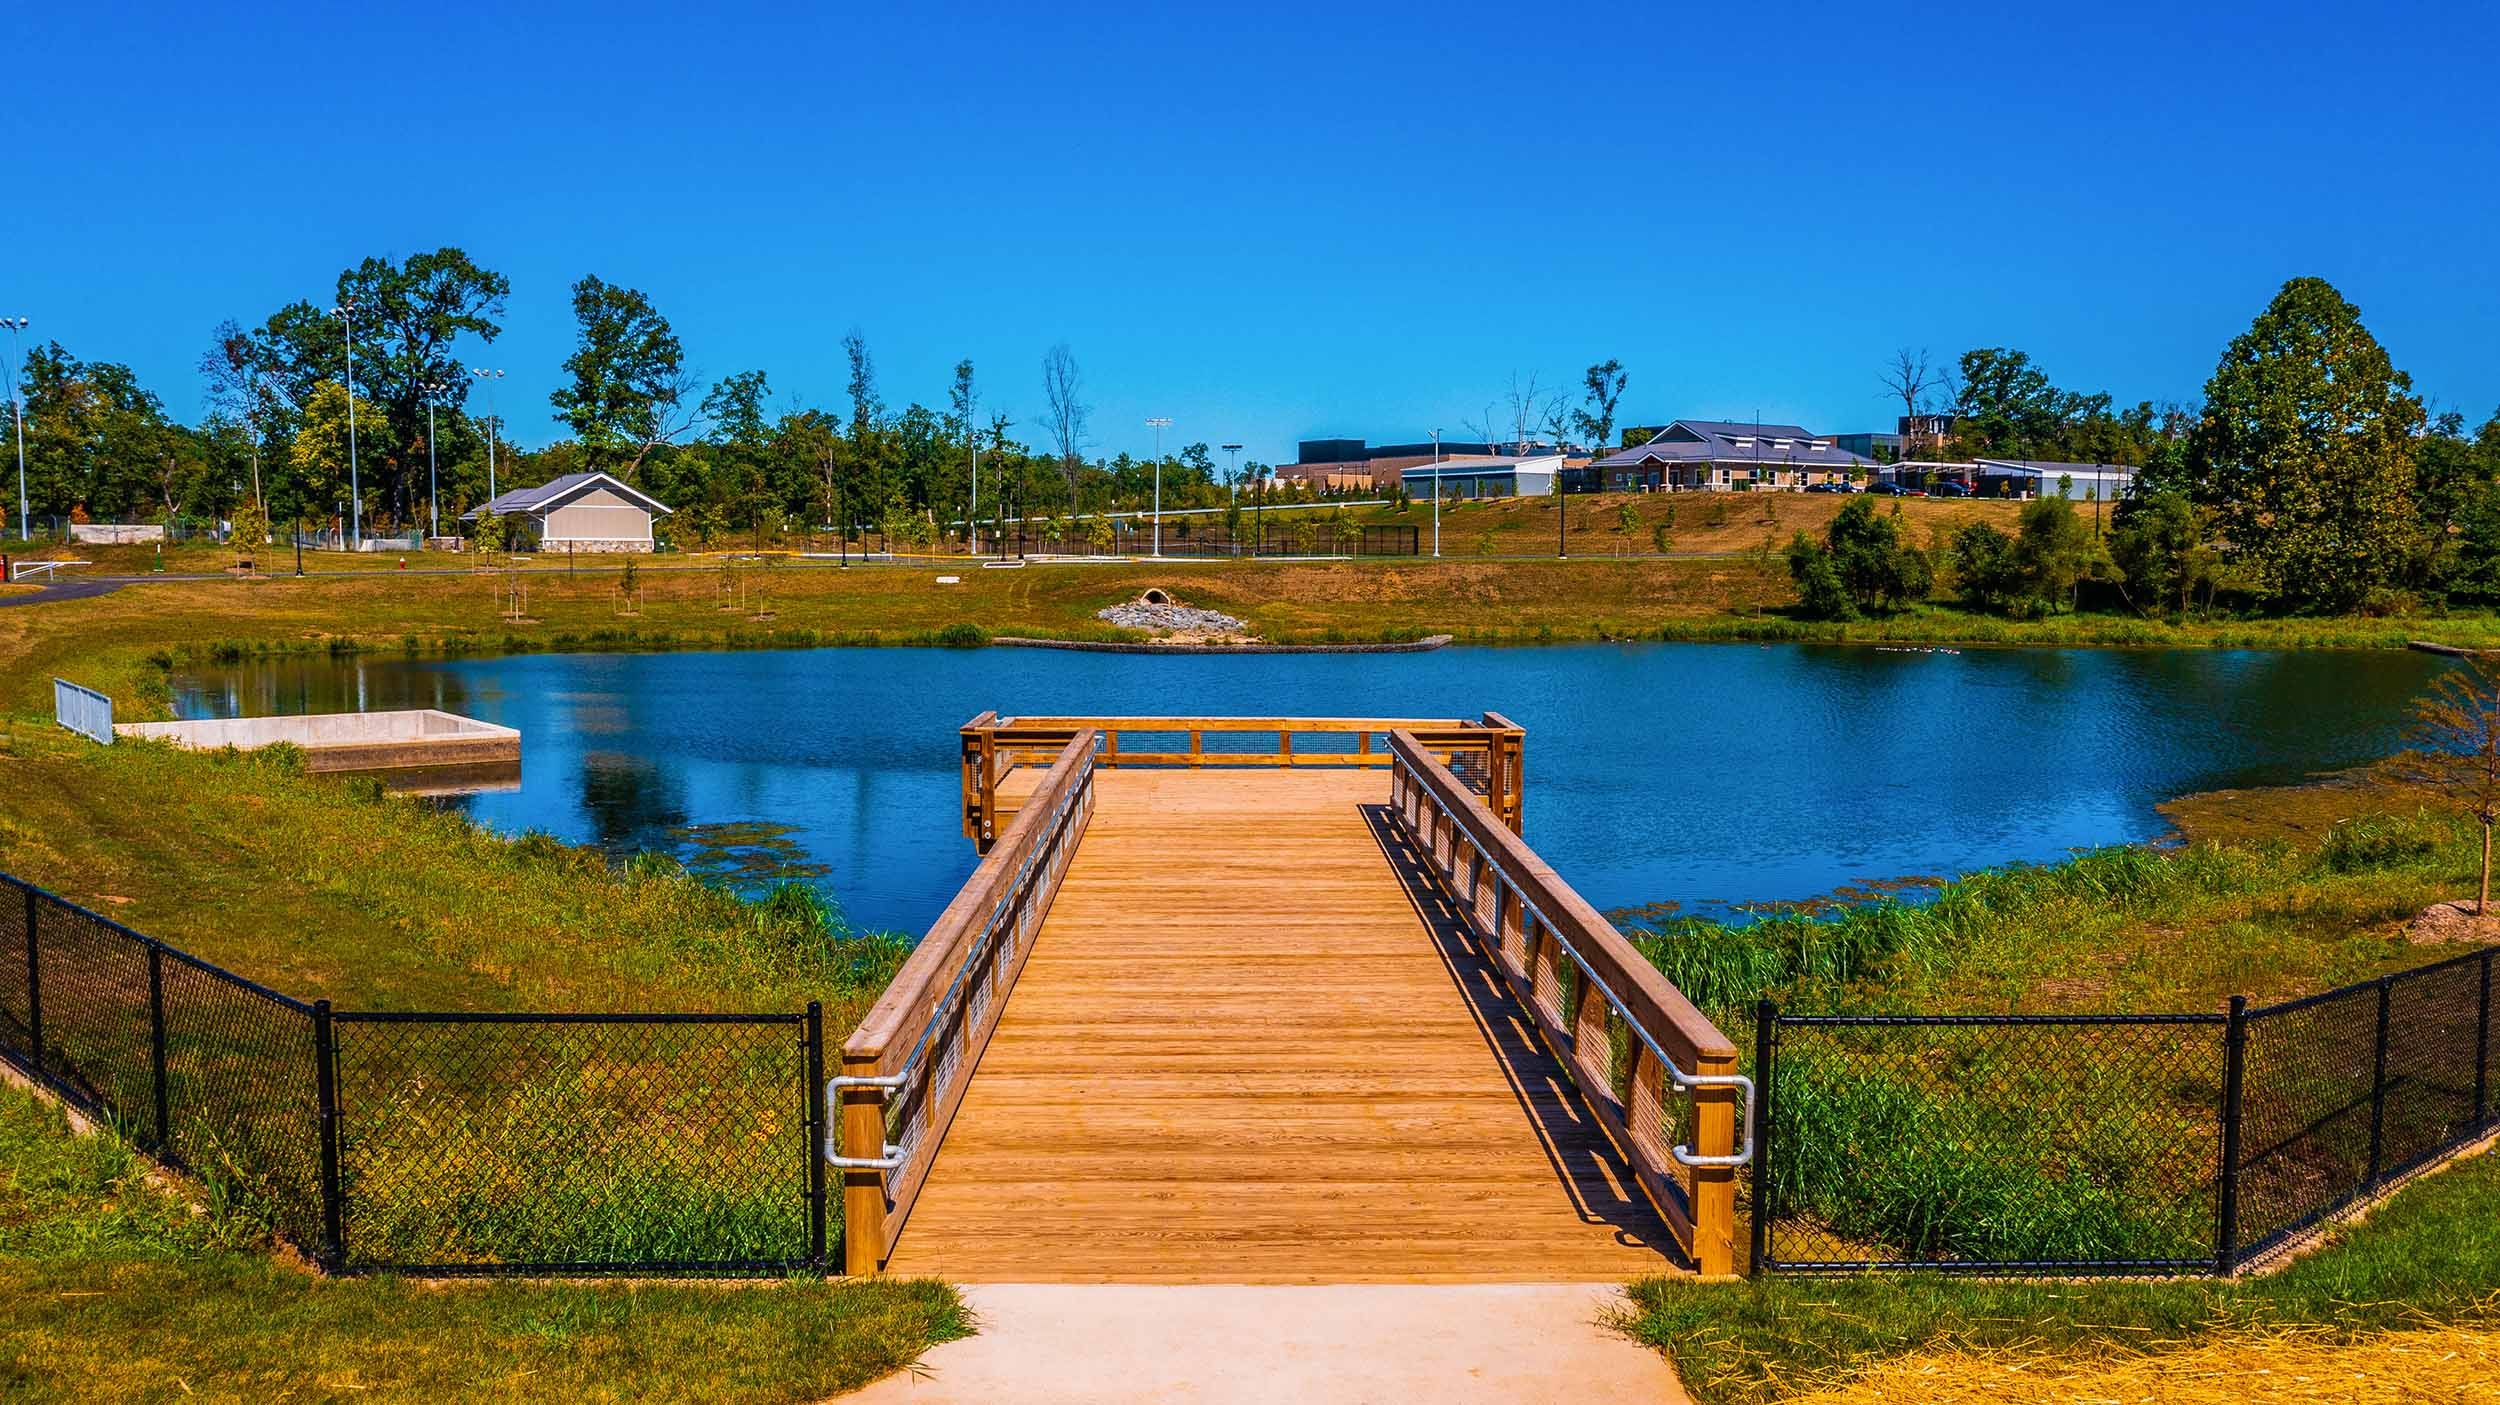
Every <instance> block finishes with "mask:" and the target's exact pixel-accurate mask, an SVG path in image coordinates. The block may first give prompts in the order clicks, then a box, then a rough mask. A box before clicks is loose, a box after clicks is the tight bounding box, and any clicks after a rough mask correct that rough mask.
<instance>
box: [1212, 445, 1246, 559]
mask: <svg viewBox="0 0 2500 1405" xmlns="http://www.w3.org/2000/svg"><path fill="white" fill-rule="evenodd" d="M1217 447H1218V448H1221V449H1222V450H1223V451H1224V452H1225V453H1226V454H1229V455H1231V456H1232V460H1233V466H1232V471H1231V480H1230V481H1231V483H1232V488H1233V497H1232V503H1233V510H1232V517H1231V519H1230V523H1229V525H1228V526H1226V527H1225V529H1224V532H1225V535H1226V536H1233V535H1235V534H1236V533H1237V531H1238V529H1239V528H1240V526H1241V446H1240V445H1239V444H1221V445H1218V446H1217ZM1240 554H1241V543H1240V542H1238V541H1236V542H1234V543H1233V555H1235V556H1239V555H1240Z"/></svg>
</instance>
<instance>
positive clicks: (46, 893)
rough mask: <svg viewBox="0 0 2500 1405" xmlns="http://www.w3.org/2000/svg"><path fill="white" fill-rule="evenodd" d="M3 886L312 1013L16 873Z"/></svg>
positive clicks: (3, 878)
mask: <svg viewBox="0 0 2500 1405" xmlns="http://www.w3.org/2000/svg"><path fill="white" fill-rule="evenodd" d="M0 884H6V885H7V886H9V887H12V888H15V889H17V890H18V891H19V892H21V893H30V894H32V895H34V896H35V897H38V898H41V899H42V900H44V901H45V902H48V903H50V904H52V905H53V906H54V907H58V908H63V909H66V910H68V911H70V912H74V913H77V914H78V915H79V916H80V917H83V918H85V919H87V920H88V921H90V922H93V923H95V924H96V925H98V926H100V927H103V928H104V929H105V930H107V931H109V932H112V933H113V934H114V935H116V936H119V937H123V938H125V939H127V940H130V941H134V942H137V943H138V944H139V945H141V946H143V947H152V948H154V949H155V950H156V951H158V952H161V953H163V954H164V956H165V957H166V958H167V959H169V960H173V961H178V962H180V963H182V964H183V965H185V966H188V967H190V968H191V969H192V970H194V971H197V972H199V973H200V974H202V975H204V976H210V977H214V978H215V979H217V980H221V981H224V982H225V983H227V984H228V985H231V986H234V987H236V988H237V989H240V990H243V991H247V992H249V993H250V994H253V995H257V996H259V997H260V998H261V999H263V1000H267V1001H270V1002H272V1003H274V1004H277V1005H281V1006H284V1007H285V1008H287V1009H289V1010H293V1011H294V1012H295V1013H297V1014H299V1015H310V1014H311V1013H312V1012H313V1007H312V1006H311V1004H310V1003H308V1002H306V1001H302V1000H298V999H296V998H295V997H294V996H292V995H287V994H284V993H283V992H280V991H275V990H271V989H270V988H269V987H267V986H265V985H262V984H261V983H260V982H258V981H256V980H253V979H251V978H250V977H248V976H238V975H236V974H235V973H234V972H232V971H229V970H227V969H226V968H225V967H223V966H220V965H218V964H216V963H215V962H213V961H203V960H201V959H200V958H199V957H196V956H193V955H192V954H191V953H189V952H187V951H184V950H183V949H182V948H181V947H178V946H169V945H167V944H166V943H164V942H162V941H159V940H158V939H156V938H155V937H151V936H149V935H148V934H147V933H145V932H142V931H139V930H137V929H136V928H133V927H131V926H129V925H127V924H125V923H121V922H116V921H114V920H113V919H112V918H110V917H107V916H105V915H104V914H103V913H101V912H98V911H96V910H95V909H93V908H89V907H81V906H79V905H78V904H77V903H74V902H71V901H70V900H69V899H67V898H65V897H62V896H61V895H60V894H58V893H55V892H53V891H52V890H50V889H48V888H41V887H37V886H36V885H34V884H32V883H29V882H27V881H26V880H25V879H23V878H20V877H18V876H17V875H16V874H13V873H0Z"/></svg>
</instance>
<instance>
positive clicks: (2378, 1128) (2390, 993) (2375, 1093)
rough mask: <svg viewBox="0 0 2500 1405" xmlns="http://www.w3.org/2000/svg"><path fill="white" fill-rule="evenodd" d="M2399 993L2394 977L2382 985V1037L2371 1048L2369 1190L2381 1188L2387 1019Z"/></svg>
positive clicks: (2365, 1182)
mask: <svg viewBox="0 0 2500 1405" xmlns="http://www.w3.org/2000/svg"><path fill="white" fill-rule="evenodd" d="M2395 992H2396V981H2395V978H2394V977H2392V976H2381V977H2379V981H2378V1036H2377V1038H2376V1039H2374V1040H2373V1041H2372V1042H2371V1046H2370V1174H2368V1175H2367V1176H2364V1177H2362V1178H2361V1186H2362V1188H2363V1189H2365V1190H2366V1189H2368V1188H2369V1187H2371V1186H2374V1185H2377V1184H2378V1173H2379V1167H2380V1164H2381V1158H2382V1155H2383V1153H2384V1151H2385V1148H2386V1146H2387V1023H2388V1021H2387V1015H2388V1006H2389V1005H2390V1004H2391V1003H2392V1001H2393V997H2394V995H2395Z"/></svg>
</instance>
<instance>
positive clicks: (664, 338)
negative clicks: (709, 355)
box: [547, 275, 695, 483]
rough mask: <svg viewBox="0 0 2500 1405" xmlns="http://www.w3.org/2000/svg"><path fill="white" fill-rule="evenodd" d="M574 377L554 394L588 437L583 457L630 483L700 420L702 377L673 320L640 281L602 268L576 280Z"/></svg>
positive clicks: (567, 366) (568, 363)
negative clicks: (600, 273) (689, 365)
mask: <svg viewBox="0 0 2500 1405" xmlns="http://www.w3.org/2000/svg"><path fill="white" fill-rule="evenodd" d="M573 320H574V321H575V322H576V323H577V324H578V325H579V328H580V331H579V335H578V340H577V341H576V343H575V346H574V350H573V354H572V355H571V356H568V357H566V358H565V361H564V370H565V373H566V374H567V375H569V376H571V377H572V383H571V384H569V385H564V386H559V387H558V388H557V389H556V390H555V391H554V392H553V393H552V394H550V395H549V396H548V397H547V400H548V403H549V404H551V405H553V406H554V407H555V411H556V418H557V419H558V420H560V421H562V422H563V423H564V424H565V425H567V426H568V427H570V428H571V429H572V431H573V435H574V437H575V438H576V439H578V440H580V441H581V445H582V448H583V450H584V456H583V457H584V462H585V463H586V464H587V465H588V466H589V467H591V468H594V469H603V470H610V471H613V472H615V473H616V476H617V477H619V478H622V479H624V480H625V481H626V482H628V483H630V482H632V481H633V480H634V474H635V473H636V471H638V470H639V469H640V468H641V467H642V462H643V460H644V459H645V458H646V457H648V456H649V455H650V453H651V451H652V450H653V449H655V448H658V447H659V446H660V445H662V444H669V443H674V442H676V440H677V437H678V436H679V435H681V434H684V433H685V432H686V431H687V430H688V429H690V428H692V427H693V423H694V413H693V407H692V406H689V405H688V404H687V403H686V401H687V398H688V397H689V396H691V395H692V394H693V393H694V386H695V381H694V378H693V377H692V376H691V375H689V374H688V373H687V371H686V367H685V349H684V348H683V347H682V346H680V345H679V344H678V341H677V334H676V332H675V331H673V330H671V329H670V327H669V324H668V319H667V318H666V317H663V316H661V315H660V313H659V310H658V309H656V308H654V307H653V306H652V305H651V300H650V299H649V298H647V297H645V296H643V295H642V293H641V292H639V291H637V290H636V289H633V288H625V287H619V286H615V285H612V284H609V283H604V282H601V281H600V280H599V279H598V278H597V277H596V276H595V275H594V276H591V277H586V278H584V279H582V281H580V282H578V283H576V284H574V285H573Z"/></svg>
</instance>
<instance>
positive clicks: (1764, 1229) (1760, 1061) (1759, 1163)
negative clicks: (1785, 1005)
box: [1745, 1000, 1780, 1278]
mask: <svg viewBox="0 0 2500 1405" xmlns="http://www.w3.org/2000/svg"><path fill="white" fill-rule="evenodd" d="M1779 1019H1780V1007H1779V1005H1778V1004H1777V1003H1776V1002H1774V1001H1769V1000H1764V1001H1761V1002H1760V1003H1758V1004H1756V1005H1755V1006H1754V1011H1753V1081H1754V1113H1753V1121H1754V1125H1753V1248H1752V1251H1751V1254H1750V1256H1749V1259H1748V1262H1747V1263H1746V1265H1745V1276H1746V1277H1748V1278H1760V1277H1761V1276H1762V1275H1763V1273H1764V1272H1765V1271H1766V1270H1767V1269H1769V1268H1770V1266H1771V1215H1772V1209H1771V1088H1772V1082H1773V1080H1772V1078H1771V1060H1772V1059H1773V1058H1775V1057H1777V1055H1776V1054H1775V1053H1774V1052H1773V1049H1772V1046H1773V1044H1774V1043H1775V1042H1776V1040H1775V1038H1774V1034H1775V1031H1776V1030H1777V1029H1778V1027H1779Z"/></svg>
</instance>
